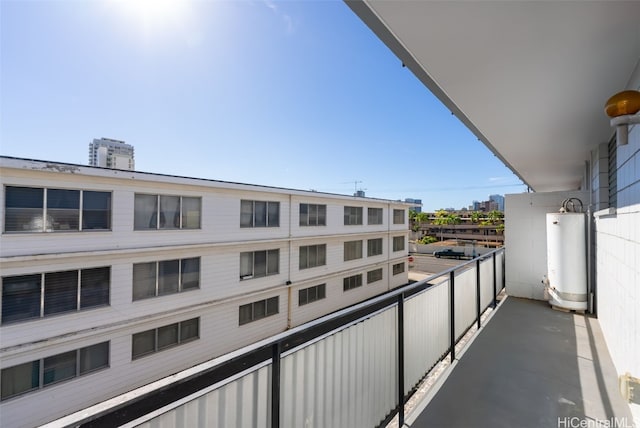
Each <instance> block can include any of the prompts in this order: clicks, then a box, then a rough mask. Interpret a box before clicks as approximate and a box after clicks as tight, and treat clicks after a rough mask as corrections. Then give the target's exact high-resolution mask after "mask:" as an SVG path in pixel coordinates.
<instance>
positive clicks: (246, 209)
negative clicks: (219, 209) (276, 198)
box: [240, 200, 280, 227]
mask: <svg viewBox="0 0 640 428" xmlns="http://www.w3.org/2000/svg"><path fill="white" fill-rule="evenodd" d="M279 226H280V202H267V201H245V200H242V201H240V227H279Z"/></svg>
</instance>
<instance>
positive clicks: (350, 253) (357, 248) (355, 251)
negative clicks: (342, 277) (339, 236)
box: [344, 241, 362, 262]
mask: <svg viewBox="0 0 640 428" xmlns="http://www.w3.org/2000/svg"><path fill="white" fill-rule="evenodd" d="M361 258H362V241H347V242H345V243H344V261H345V262H347V261H349V260H355V259H361Z"/></svg>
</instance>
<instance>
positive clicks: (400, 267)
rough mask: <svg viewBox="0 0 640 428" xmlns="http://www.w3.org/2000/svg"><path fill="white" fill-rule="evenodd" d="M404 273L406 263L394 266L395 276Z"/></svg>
mask: <svg viewBox="0 0 640 428" xmlns="http://www.w3.org/2000/svg"><path fill="white" fill-rule="evenodd" d="M402 272H404V262H403V263H397V264H395V265H393V274H394V275H398V274H400V273H402Z"/></svg>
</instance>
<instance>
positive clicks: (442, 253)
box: [433, 248, 464, 260]
mask: <svg viewBox="0 0 640 428" xmlns="http://www.w3.org/2000/svg"><path fill="white" fill-rule="evenodd" d="M433 255H434V256H435V257H437V258H440V257H449V258H452V259H458V260H459V259H461V258H462V257H464V251H455V250H452V249H450V248H448V249H446V250H438V251H434V252H433Z"/></svg>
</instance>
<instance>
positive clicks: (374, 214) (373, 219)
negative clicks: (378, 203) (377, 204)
mask: <svg viewBox="0 0 640 428" xmlns="http://www.w3.org/2000/svg"><path fill="white" fill-rule="evenodd" d="M367 211H368V212H367V214H368V215H367V220H368V221H367V223H368V224H382V208H369V209H368V210H367Z"/></svg>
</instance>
